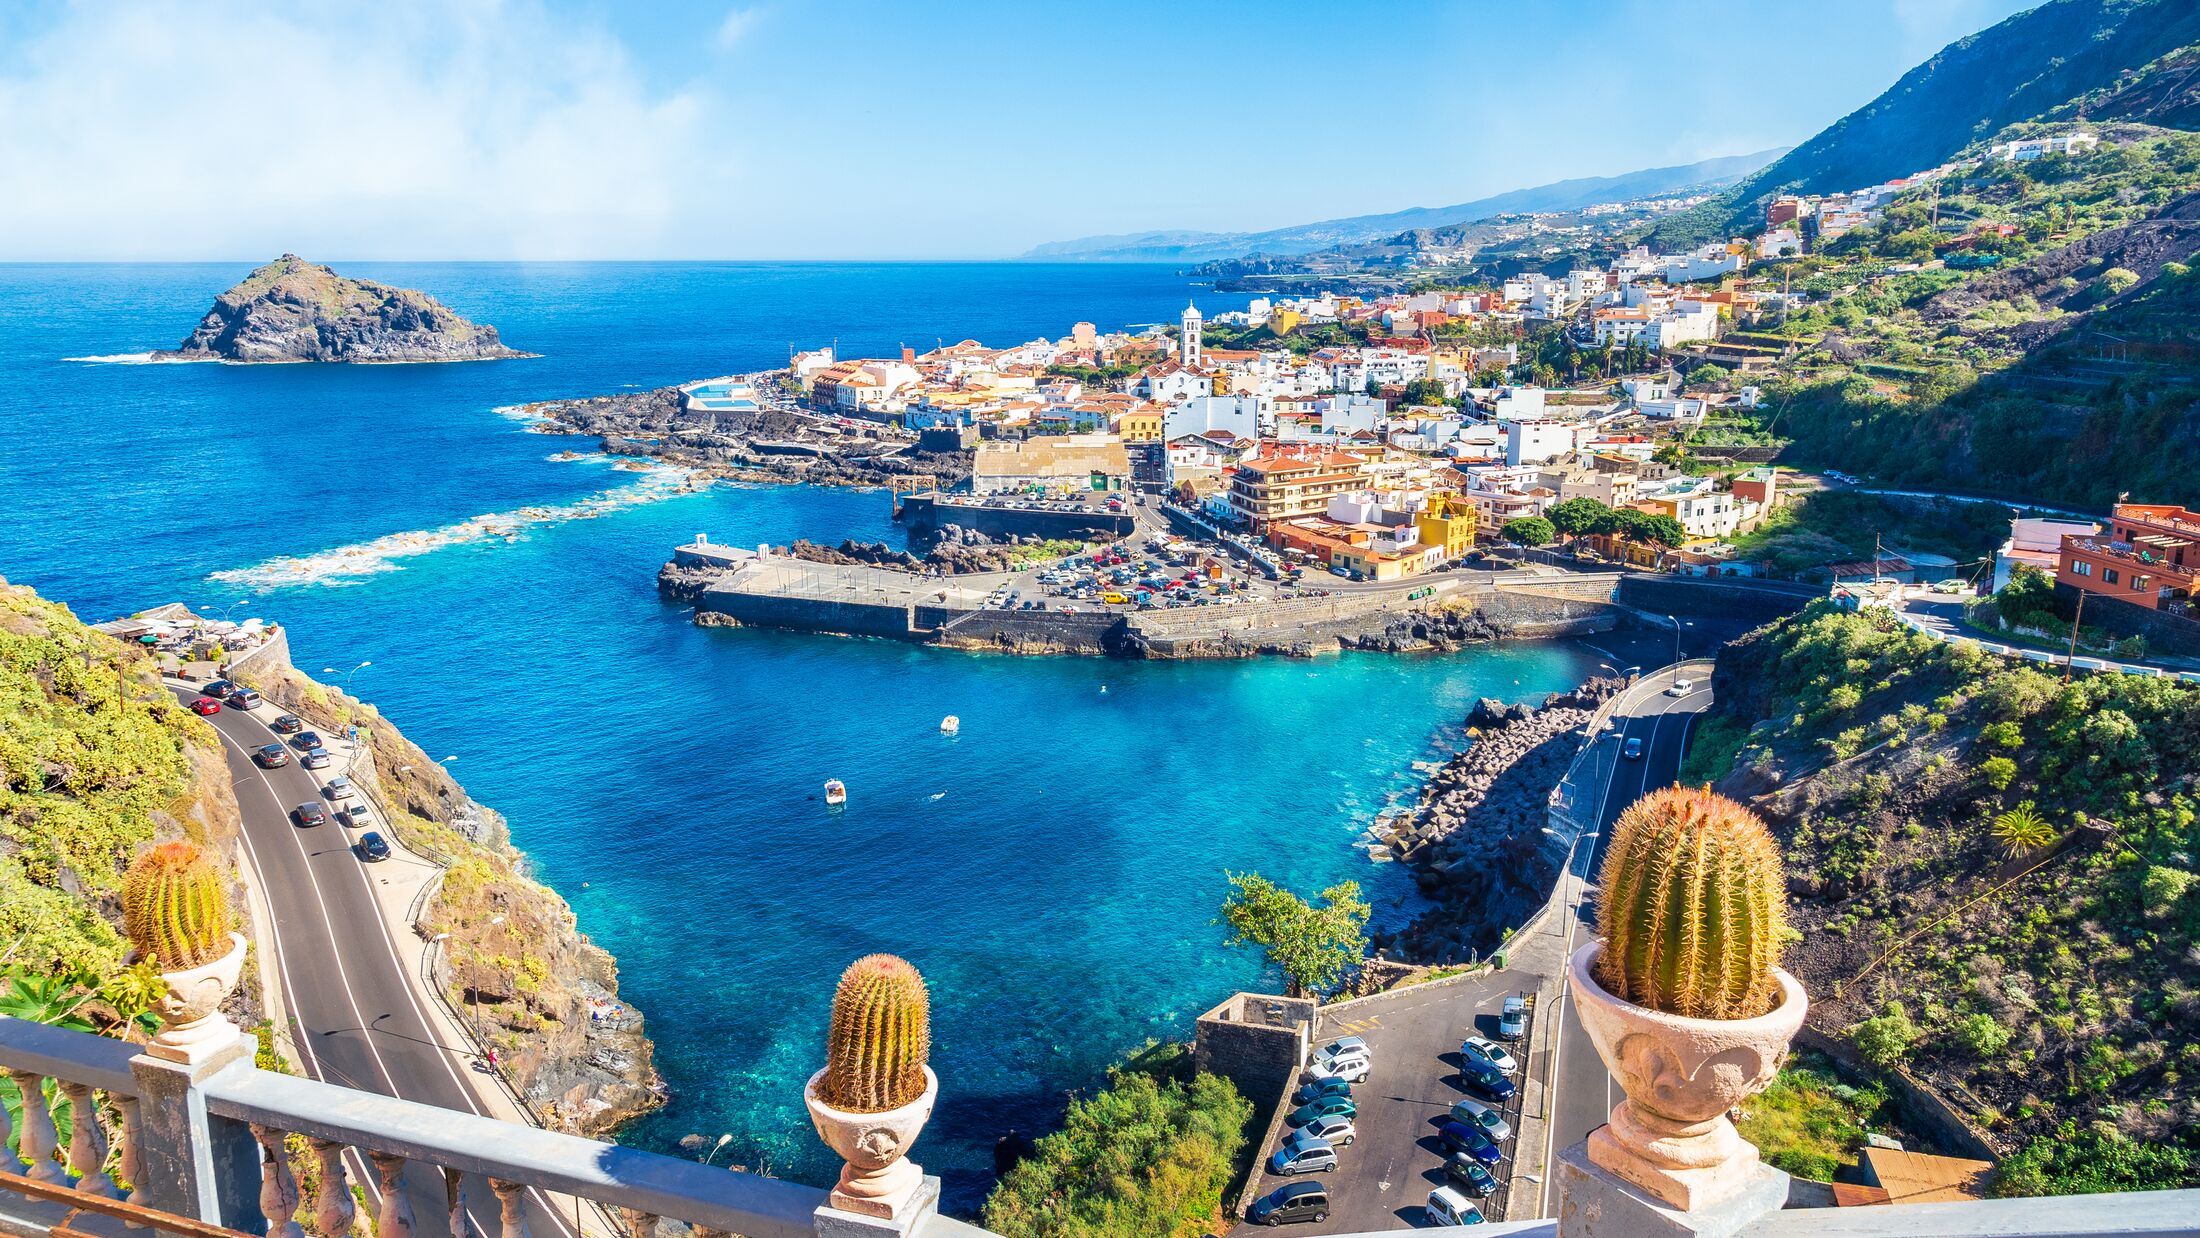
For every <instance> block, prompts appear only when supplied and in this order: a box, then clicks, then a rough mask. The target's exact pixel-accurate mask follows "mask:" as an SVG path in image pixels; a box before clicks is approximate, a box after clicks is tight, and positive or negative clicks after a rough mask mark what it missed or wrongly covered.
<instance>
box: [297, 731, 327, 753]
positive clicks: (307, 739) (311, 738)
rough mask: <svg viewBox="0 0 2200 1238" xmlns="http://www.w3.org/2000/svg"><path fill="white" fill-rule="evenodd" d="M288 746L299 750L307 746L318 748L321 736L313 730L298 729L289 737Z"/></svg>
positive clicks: (301, 750)
mask: <svg viewBox="0 0 2200 1238" xmlns="http://www.w3.org/2000/svg"><path fill="white" fill-rule="evenodd" d="M290 746H291V747H293V748H296V749H297V750H298V751H300V752H304V751H305V750H306V749H308V748H318V747H320V746H321V737H320V735H319V734H317V733H315V732H313V731H300V732H298V733H297V734H296V735H293V736H291V737H290Z"/></svg>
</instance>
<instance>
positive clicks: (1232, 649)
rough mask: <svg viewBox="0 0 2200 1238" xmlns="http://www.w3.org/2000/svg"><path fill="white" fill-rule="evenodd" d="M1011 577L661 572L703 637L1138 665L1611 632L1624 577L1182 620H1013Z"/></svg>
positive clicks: (1361, 594)
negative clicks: (792, 634) (805, 635)
mask: <svg viewBox="0 0 2200 1238" xmlns="http://www.w3.org/2000/svg"><path fill="white" fill-rule="evenodd" d="M1009 580H1010V574H1007V573H983V572H979V573H966V574H961V575H955V576H921V575H917V574H915V573H910V572H903V571H896V570H893V569H889V568H880V567H873V566H870V565H866V564H853V563H818V562H814V561H811V560H807V559H796V558H793V557H791V556H788V555H786V554H784V553H780V552H775V551H772V550H770V549H768V548H759V550H747V549H740V548H734V547H725V546H715V545H711V544H709V543H706V542H700V541H699V542H696V543H691V544H690V545H687V546H682V547H680V548H678V549H677V550H675V551H674V552H673V558H672V561H671V562H670V563H667V564H666V565H665V566H664V568H663V569H662V570H661V571H660V572H659V573H658V589H659V591H660V592H662V593H663V594H664V595H665V596H666V597H667V598H669V599H671V600H674V601H680V602H687V603H690V604H692V605H693V606H694V607H695V612H696V613H695V621H696V622H697V623H698V624H701V625H704V626H723V627H768V628H781V629H786V630H790V631H801V632H817V633H824V634H831V635H839V636H870V637H881V638H886V639H891V640H906V641H912V642H916V643H921V644H932V645H942V646H946V647H950V648H958V649H976V650H995V651H1000V652H1007V653H1025V654H1086V655H1105V656H1115V657H1135V658H1236V657H1252V656H1256V655H1259V654H1284V655H1293V656H1312V655H1316V654H1322V653H1334V652H1337V651H1338V650H1340V649H1346V648H1351V649H1367V650H1377V651H1383V652H1409V651H1423V650H1441V649H1450V648H1456V647H1458V646H1460V645H1463V644H1469V643H1475V642H1482V641H1490V640H1499V639H1504V638H1508V637H1540V636H1561V635H1576V634H1580V633H1586V632H1600V631H1605V630H1608V629H1610V628H1612V627H1613V626H1615V625H1616V624H1617V623H1618V622H1619V619H1620V616H1621V614H1622V611H1621V608H1620V607H1619V606H1618V605H1617V604H1616V602H1615V600H1614V593H1615V589H1616V581H1615V578H1612V577H1609V576H1583V577H1578V578H1559V579H1553V578H1532V582H1533V583H1532V584H1523V583H1520V582H1513V581H1503V580H1492V579H1490V578H1484V579H1483V580H1480V581H1471V582H1469V581H1462V580H1461V579H1459V578H1453V577H1446V578H1442V579H1441V580H1438V581H1436V582H1433V583H1434V584H1435V585H1436V589H1437V592H1436V593H1435V595H1434V596H1428V597H1422V598H1409V597H1408V593H1409V592H1411V591H1409V590H1367V591H1356V592H1349V593H1339V594H1334V595H1332V596H1330V597H1325V598H1322V597H1302V598H1292V599H1288V600H1279V601H1260V602H1249V603H1242V604H1239V605H1234V606H1214V607H1200V608H1197V609H1176V610H1147V611H1135V610H1096V609H1091V608H1089V607H1080V608H1079V609H1078V610H1076V611H1063V610H1060V609H1055V610H1003V609H1000V608H997V607H988V606H987V605H986V597H987V595H988V594H989V593H991V592H992V591H993V590H994V589H995V588H996V587H998V586H1000V585H1003V584H1005V583H1007V582H1008V581H1009Z"/></svg>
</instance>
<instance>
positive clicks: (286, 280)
mask: <svg viewBox="0 0 2200 1238" xmlns="http://www.w3.org/2000/svg"><path fill="white" fill-rule="evenodd" d="M153 355H154V356H155V357H156V358H158V359H160V360H167V361H254V362H268V361H359V362H372V361H380V362H393V361H489V360H501V359H503V358H507V357H531V356H534V355H535V354H533V353H524V352H519V351H517V350H515V349H511V348H506V347H505V346H504V342H503V341H502V340H501V339H499V338H497V329H496V328H495V327H492V326H488V325H486V324H476V323H471V322H468V321H466V319H464V318H462V317H460V316H459V315H458V314H457V313H455V312H454V311H452V310H451V309H450V308H449V307H448V306H446V305H444V304H443V303H442V302H440V301H438V300H436V299H435V298H434V297H431V296H429V295H428V294H426V293H424V292H415V291H413V290H412V289H410V288H392V287H390V286H389V285H387V284H378V283H375V282H374V281H373V280H365V279H350V278H347V277H345V276H342V275H338V274H337V273H336V272H335V271H333V270H330V269H329V268H328V267H325V266H319V265H316V264H314V263H311V262H307V261H306V260H305V259H303V258H300V257H299V256H298V255H296V254H284V255H283V256H282V257H280V258H277V259H276V260H275V261H273V262H270V263H268V264H267V265H266V266H263V267H261V268H260V269H258V270H256V271H254V272H252V274H250V275H247V276H245V277H244V279H243V280H242V281H241V282H239V283H238V284H237V285H236V286H235V287H234V288H231V289H230V290H229V291H227V292H225V293H223V294H221V296H219V297H217V298H215V300H214V308H212V309H210V310H208V311H207V312H206V317H204V318H201V319H200V320H199V325H198V327H197V328H196V329H195V330H193V331H192V332H191V334H190V335H189V336H186V337H185V338H184V341H183V343H181V344H178V345H177V346H176V347H175V348H174V349H172V350H165V351H162V352H157V353H155V354H153Z"/></svg>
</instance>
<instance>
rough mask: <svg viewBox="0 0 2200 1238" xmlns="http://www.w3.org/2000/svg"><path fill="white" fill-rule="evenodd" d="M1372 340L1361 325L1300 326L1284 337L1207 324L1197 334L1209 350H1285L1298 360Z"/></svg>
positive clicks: (1257, 329)
mask: <svg viewBox="0 0 2200 1238" xmlns="http://www.w3.org/2000/svg"><path fill="white" fill-rule="evenodd" d="M1374 338H1375V328H1374V327H1373V326H1372V325H1371V324H1369V323H1364V322H1317V323H1303V324H1301V325H1299V326H1297V327H1294V328H1292V329H1291V331H1290V333H1289V334H1286V335H1277V334H1276V333H1275V331H1274V330H1273V329H1271V328H1269V327H1268V326H1266V325H1262V326H1258V327H1228V326H1221V325H1218V324H1216V323H1208V324H1207V325H1206V326H1205V327H1203V328H1202V329H1201V331H1200V340H1201V342H1202V343H1203V344H1205V345H1206V346H1207V347H1209V348H1233V349H1251V350H1255V351H1258V350H1262V349H1269V348H1285V349H1289V350H1290V351H1291V352H1294V353H1296V354H1298V355H1299V356H1302V357H1303V356H1306V355H1307V354H1309V353H1313V352H1317V351H1319V350H1321V349H1324V348H1360V347H1364V346H1365V345H1367V344H1368V343H1369V342H1370V341H1371V340H1373V339H1374Z"/></svg>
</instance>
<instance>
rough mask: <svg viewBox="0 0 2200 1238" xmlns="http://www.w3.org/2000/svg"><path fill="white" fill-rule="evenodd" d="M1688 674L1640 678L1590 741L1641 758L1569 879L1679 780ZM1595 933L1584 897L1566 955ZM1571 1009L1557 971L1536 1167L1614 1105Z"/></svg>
mask: <svg viewBox="0 0 2200 1238" xmlns="http://www.w3.org/2000/svg"><path fill="white" fill-rule="evenodd" d="M1683 673H1684V674H1688V673H1691V672H1683ZM1693 674H1694V677H1695V679H1696V681H1697V682H1696V687H1695V690H1694V691H1692V692H1690V693H1689V694H1688V695H1687V696H1685V697H1673V696H1668V695H1666V693H1665V689H1666V687H1668V686H1669V685H1670V684H1671V683H1672V682H1673V679H1674V672H1673V671H1672V670H1670V669H1668V670H1664V671H1660V672H1658V673H1657V674H1654V675H1651V676H1649V677H1648V678H1646V679H1645V680H1644V681H1643V683H1642V684H1641V685H1640V686H1639V687H1637V688H1636V689H1634V690H1632V691H1631V692H1630V693H1629V696H1628V699H1627V700H1626V701H1625V703H1624V704H1623V705H1622V707H1621V708H1620V709H1619V710H1616V711H1615V712H1614V715H1613V720H1614V721H1617V722H1620V723H1621V727H1622V729H1621V731H1620V732H1619V736H1618V738H1617V739H1600V740H1597V741H1595V742H1598V743H1606V744H1615V743H1616V744H1620V745H1624V744H1625V743H1626V742H1627V741H1628V740H1630V739H1640V740H1641V741H1642V743H1643V755H1642V757H1641V759H1639V760H1633V761H1628V760H1621V761H1618V762H1617V763H1616V767H1615V768H1614V770H1613V773H1612V779H1611V781H1610V782H1609V783H1608V784H1606V786H1605V792H1604V799H1603V801H1602V803H1600V804H1599V805H1598V810H1597V815H1596V820H1595V823H1594V826H1593V828H1594V830H1595V832H1594V833H1592V834H1589V835H1586V836H1584V840H1583V841H1582V842H1581V843H1578V844H1577V845H1576V846H1575V849H1574V862H1573V865H1572V867H1571V870H1570V871H1571V873H1572V874H1573V875H1574V876H1575V877H1577V878H1579V879H1581V880H1584V881H1588V882H1591V883H1593V882H1595V881H1596V880H1597V878H1598V871H1597V866H1598V865H1599V864H1601V863H1602V862H1603V859H1604V843H1605V840H1606V839H1607V838H1609V837H1610V836H1611V832H1612V823H1613V822H1615V821H1617V820H1618V819H1619V815H1620V814H1621V813H1622V812H1625V811H1626V810H1627V808H1628V806H1629V805H1631V804H1633V803H1634V802H1635V801H1636V800H1638V799H1640V798H1642V796H1643V795H1644V794H1646V793H1647V792H1650V791H1654V790H1657V789H1658V788H1660V787H1665V786H1670V785H1672V784H1673V783H1675V782H1677V781H1679V779H1680V769H1681V757H1682V755H1683V754H1684V753H1685V752H1686V751H1687V748H1688V737H1689V736H1690V734H1692V733H1693V731H1694V729H1695V723H1696V719H1697V718H1698V717H1699V716H1700V715H1701V714H1702V713H1703V711H1704V710H1706V709H1709V708H1710V707H1711V686H1710V682H1709V676H1708V675H1706V674H1704V673H1702V672H1701V671H1696V672H1693ZM1585 893H1586V892H1585ZM1595 931H1596V928H1595V923H1594V912H1593V910H1592V908H1591V907H1590V906H1589V902H1588V900H1587V898H1583V899H1582V900H1581V901H1578V902H1577V903H1576V904H1575V906H1574V907H1573V908H1572V911H1571V914H1569V915H1568V916H1567V919H1566V945H1565V955H1566V956H1569V957H1570V956H1571V955H1572V953H1573V951H1574V950H1575V949H1577V948H1579V947H1580V946H1581V945H1582V944H1583V943H1585V942H1587V941H1588V940H1589V939H1590V938H1591V937H1592V936H1594V934H1595ZM1571 1005H1572V993H1571V991H1570V988H1569V984H1568V982H1567V980H1566V979H1565V977H1564V975H1563V973H1562V974H1561V977H1560V981H1559V995H1558V1000H1557V1001H1556V1002H1555V1003H1553V1012H1552V1013H1553V1017H1554V1018H1556V1019H1557V1020H1558V1021H1559V1024H1558V1031H1557V1035H1556V1036H1555V1037H1554V1038H1553V1040H1552V1044H1553V1046H1554V1047H1553V1050H1552V1055H1551V1061H1550V1066H1549V1078H1550V1080H1551V1084H1550V1086H1551V1090H1552V1096H1551V1104H1550V1115H1551V1118H1550V1122H1549V1124H1548V1125H1547V1126H1546V1128H1545V1139H1546V1147H1545V1156H1544V1159H1543V1163H1544V1165H1546V1166H1549V1165H1551V1164H1553V1163H1554V1159H1555V1157H1556V1156H1557V1154H1558V1153H1559V1152H1561V1151H1563V1150H1564V1149H1566V1148H1569V1147H1572V1146H1573V1145H1574V1144H1576V1143H1578V1142H1580V1141H1581V1140H1583V1139H1586V1138H1588V1136H1589V1132H1591V1131H1593V1130H1595V1129H1596V1128H1597V1127H1599V1126H1602V1125H1604V1123H1605V1121H1606V1119H1608V1118H1609V1117H1610V1116H1611V1113H1612V1106H1613V1105H1614V1104H1617V1103H1618V1101H1619V1092H1618V1088H1617V1085H1615V1084H1614V1083H1613V1081H1612V1077H1611V1074H1610V1072H1608V1071H1606V1070H1605V1069H1604V1062H1603V1060H1602V1059H1601V1058H1599V1057H1598V1056H1597V1051H1596V1046H1595V1045H1592V1044H1591V1043H1589V1037H1588V1034H1587V1033H1585V1032H1584V1031H1583V1030H1582V1028H1581V1021H1580V1020H1579V1019H1576V1018H1573V1017H1571V1016H1572V1011H1571V1009H1570V1007H1571ZM1551 1176H1552V1175H1551V1174H1550V1173H1549V1172H1548V1171H1546V1172H1545V1174H1544V1175H1543V1189H1544V1194H1545V1200H1544V1203H1545V1207H1544V1209H1543V1210H1542V1215H1544V1216H1548V1215H1550V1211H1549V1207H1548V1205H1549V1202H1550V1201H1549V1188H1550V1179H1551ZM1523 1215H1524V1214H1523Z"/></svg>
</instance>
